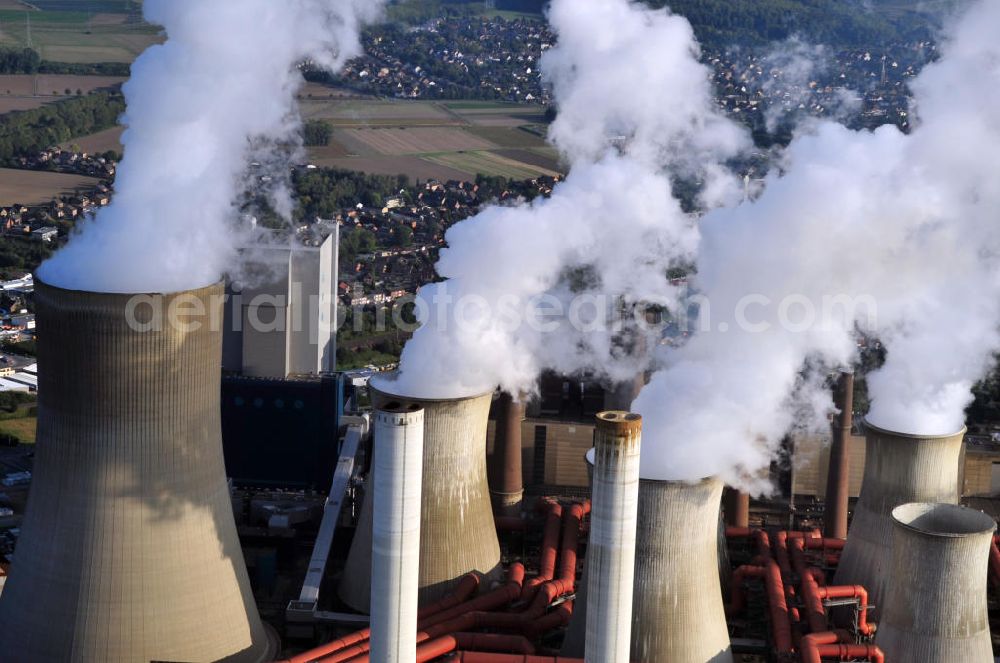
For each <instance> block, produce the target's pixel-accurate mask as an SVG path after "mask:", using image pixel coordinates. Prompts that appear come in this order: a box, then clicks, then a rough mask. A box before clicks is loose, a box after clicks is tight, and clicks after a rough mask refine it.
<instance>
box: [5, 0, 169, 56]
mask: <svg viewBox="0 0 1000 663" xmlns="http://www.w3.org/2000/svg"><path fill="white" fill-rule="evenodd" d="M59 4H61V5H68V4H71V3H65V2H64V3H59ZM73 4H76V5H77V6H84V5H86V4H87V3H85V2H78V3H73ZM101 4H105V3H95V5H101ZM160 32H161V31H160V28H158V27H155V26H151V25H148V24H145V23H141V22H137V21H135V20H133V16H131V15H128V14H125V13H121V12H118V13H115V12H109V13H93V12H87V11H32V10H28V9H25V10H14V9H3V10H0V45H4V46H15V47H21V48H23V47H27V46H30V47H31V48H34V49H35V50H36V51H38V52H39V53H40V54H41V56H42V58H43V59H45V60H52V61H55V62H78V63H90V62H132V61H133V60H134V59H135V58H136V56H138V55H139V54H140V53H142V51H144V50H146V48H148V47H149V46H150V45H152V44H155V43H159V42H160V41H162V37H161V36H160Z"/></svg>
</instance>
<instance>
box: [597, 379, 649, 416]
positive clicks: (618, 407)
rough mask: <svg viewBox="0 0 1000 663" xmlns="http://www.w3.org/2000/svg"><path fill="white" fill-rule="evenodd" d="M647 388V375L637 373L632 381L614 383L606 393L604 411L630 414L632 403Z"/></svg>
mask: <svg viewBox="0 0 1000 663" xmlns="http://www.w3.org/2000/svg"><path fill="white" fill-rule="evenodd" d="M645 386H646V375H645V373H642V372H640V373H636V375H635V377H634V378H632V379H631V380H624V381H622V382H615V383H613V384H612V385H611V386H610V387H609V388H608V389H606V390H605V392H604V409H605V410H608V411H611V412H615V411H618V412H629V411H631V409H632V402H633V401H634V400H635V399H636V398H638V397H639V392H641V391H642V388H643V387H645Z"/></svg>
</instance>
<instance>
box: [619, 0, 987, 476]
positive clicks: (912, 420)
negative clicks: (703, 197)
mask: <svg viewBox="0 0 1000 663" xmlns="http://www.w3.org/2000/svg"><path fill="white" fill-rule="evenodd" d="M998 25H1000V5H998V4H997V3H988V2H982V3H979V4H977V5H975V6H974V7H973V8H972V9H971V10H970V11H969V13H967V14H966V16H965V17H964V18H962V19H961V20H960V21H959V22H958V23H957V24H955V25H954V26H953V29H952V30H951V31H950V34H949V37H948V39H947V40H946V42H945V44H944V45H943V48H942V53H943V57H942V59H941V60H940V61H939V62H937V63H934V64H932V65H929V66H928V67H926V68H925V70H924V71H923V72H922V73H921V74H920V76H919V77H918V78H917V79H916V80H915V81H914V82H913V84H912V88H913V91H914V94H915V99H914V108H915V113H916V118H915V120H914V122H913V127H914V128H913V131H912V133H911V134H909V135H906V134H903V133H902V132H900V131H899V130H898V129H897V128H896V127H894V126H883V127H881V128H879V129H878V130H876V131H874V132H868V131H850V130H848V129H846V128H844V127H843V126H840V125H838V124H835V123H833V122H817V123H814V124H811V125H810V126H808V127H807V128H806V130H805V132H804V133H801V134H800V135H799V136H798V137H797V138H796V139H795V140H794V141H793V142H792V144H791V145H790V146H789V147H788V149H787V150H786V152H785V155H784V163H783V164H782V171H783V172H782V173H772V175H771V176H770V177H769V178H768V180H767V182H766V189H765V191H764V193H763V194H762V195H761V196H760V198H759V199H757V200H756V201H753V202H748V203H745V204H742V205H739V206H737V207H730V208H725V209H716V210H714V211H710V212H709V213H708V214H706V216H705V217H704V218H703V220H702V222H701V225H700V229H701V233H702V243H701V245H700V247H699V257H698V261H697V266H698V276H697V279H696V283H697V288H698V289H699V291H700V293H701V294H702V295H703V296H704V297H705V299H706V300H707V301H709V302H710V303H711V309H712V316H713V329H712V331H711V332H709V333H704V334H700V335H697V336H696V337H694V338H693V339H692V340H691V342H690V343H688V344H687V345H685V346H684V347H683V348H681V349H679V350H677V351H676V352H671V353H669V354H668V355H666V356H665V358H664V362H665V368H664V370H663V371H662V372H660V373H658V374H657V375H656V376H654V378H653V380H652V381H651V384H650V385H648V386H647V388H646V389H645V390H644V391H643V393H642V394H641V395H640V397H639V398H638V400H637V402H636V405H635V408H634V409H635V410H636V411H637V412H639V413H641V414H642V415H643V419H644V422H645V428H644V445H643V446H644V448H643V475H644V476H657V477H661V478H674V479H690V480H694V479H698V478H700V477H702V476H706V475H708V474H719V475H721V476H723V477H724V478H725V479H726V481H727V483H731V484H733V485H746V486H749V487H751V488H754V489H758V490H764V489H766V485H764V484H763V483H762V482H761V481H760V480H755V479H754V478H753V477H757V476H759V472H760V471H762V470H766V468H767V467H768V464H769V463H770V461H771V459H772V458H773V457H774V453H775V451H776V448H777V446H778V445H779V443H780V440H781V438H782V436H783V435H785V433H787V432H788V431H789V430H790V429H791V428H792V426H793V424H794V423H795V422H796V421H797V420H799V421H801V418H802V412H803V407H804V408H805V411H811V412H814V413H817V414H822V413H823V411H824V410H825V409H828V408H829V397H828V395H827V394H826V390H825V388H824V386H823V384H822V381H821V380H818V379H815V376H816V374H817V373H818V372H819V371H812V372H811V373H810V372H808V371H807V372H806V373H805V375H806V377H803V372H802V368H803V366H813V367H825V368H832V367H838V366H845V365H847V364H849V363H850V362H851V361H852V359H853V358H854V356H855V353H856V347H855V346H856V339H857V330H858V328H861V330H862V331H865V332H867V333H869V334H871V335H873V336H875V337H878V338H879V339H881V340H882V341H883V342H884V343H885V345H886V347H887V350H888V358H887V361H886V363H885V365H884V366H883V367H882V368H881V369H880V370H878V371H876V372H874V373H872V374H870V375H869V378H868V380H869V394H870V396H871V400H872V408H871V411H870V413H869V419H870V420H871V421H872V423H874V424H875V425H877V426H879V427H882V428H886V429H889V430H895V431H900V432H908V433H920V434H942V435H943V434H949V433H954V432H956V431H958V430H959V429H961V428H962V425H963V422H964V408H965V407H966V406H967V405H968V403H969V402H970V401H971V399H972V395H971V391H970V389H971V387H972V385H973V384H974V383H975V382H976V380H978V379H979V378H980V377H981V376H982V375H983V374H984V373H985V372H987V371H988V370H989V369H990V368H991V366H992V365H993V357H992V354H993V352H994V351H995V350H996V349H997V348H998V347H1000V335H998V328H1000V269H998V267H1000V264H998V257H1000V226H998V225H997V223H996V216H997V211H998V210H1000V181H998V180H997V178H996V173H997V172H998V171H1000V120H998V118H997V115H996V112H995V111H996V108H998V107H1000V43H998V42H997V40H996V38H995V29H996V26H998ZM748 297H749V298H752V300H753V306H752V307H749V308H747V307H745V304H746V303H747V300H748ZM837 298H839V299H837ZM835 299H836V300H837V301H840V303H841V304H843V305H842V306H831V307H830V310H828V311H826V312H825V313H820V314H817V316H816V317H815V318H814V320H813V321H812V322H811V323H808V324H802V325H800V324H798V323H801V322H805V321H806V319H807V318H809V317H810V316H809V311H810V307H812V310H813V311H814V312H816V311H821V310H822V308H823V302H825V301H833V300H835ZM789 303H791V304H789ZM858 304H860V305H858ZM741 305H742V306H744V308H743V309H741V308H740V307H741ZM783 305H784V315H783V311H782V306H783ZM872 308H874V310H872ZM741 310H742V311H743V312H744V313H746V314H747V317H749V318H751V319H752V323H753V324H752V325H751V327H752V328H753V329H752V330H751V329H749V328H748V326H747V325H746V324H740V320H738V319H734V318H738V317H739V315H738V314H739V311H741ZM734 312H736V314H735V315H734ZM749 312H752V314H751V313H749ZM726 316H728V317H726ZM789 318H791V319H792V322H793V323H794V324H789ZM719 321H721V322H722V323H725V324H727V325H728V326H729V329H728V331H727V332H722V331H720V330H719V326H718V325H717V323H719ZM743 322H746V321H745V320H744V321H743ZM810 376H812V377H810ZM657 449H658V451H654V450H657Z"/></svg>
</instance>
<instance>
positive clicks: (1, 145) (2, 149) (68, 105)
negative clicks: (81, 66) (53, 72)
mask: <svg viewBox="0 0 1000 663" xmlns="http://www.w3.org/2000/svg"><path fill="white" fill-rule="evenodd" d="M124 111H125V99H124V97H122V95H121V93H119V92H95V93H92V94H88V95H84V96H81V97H74V98H72V99H67V100H64V101H60V102H58V103H54V104H48V105H45V106H42V107H40V108H34V109H32V110H26V111H15V112H11V113H7V114H5V115H0V162H3V161H9V160H11V159H13V158H16V157H21V156H30V155H32V154H35V153H37V152H39V151H40V150H43V149H45V148H47V147H50V146H52V145H58V144H59V143H64V142H66V141H68V140H70V139H71V138H73V137H74V136H86V135H89V134H92V133H97V132H98V131H103V130H105V129H110V128H111V127H113V126H115V124H116V123H117V121H118V117H119V116H120V115H121V114H122V113H123V112H124Z"/></svg>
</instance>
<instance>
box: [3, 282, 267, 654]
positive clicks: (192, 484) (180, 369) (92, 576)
mask: <svg viewBox="0 0 1000 663" xmlns="http://www.w3.org/2000/svg"><path fill="white" fill-rule="evenodd" d="M222 295H223V289H222V285H221V284H219V285H214V286H211V287H207V288H202V289H200V290H193V291H190V292H184V293H174V294H169V295H151V296H145V295H142V296H136V297H139V299H136V298H135V297H134V296H131V295H117V294H97V293H90V292H77V291H69V290H62V289H59V288H54V287H51V286H48V285H46V284H44V283H42V282H40V281H39V280H38V279H36V280H35V304H36V309H37V320H38V329H39V337H38V365H39V389H38V394H39V405H38V408H39V420H38V443H37V452H36V456H35V472H34V477H33V481H32V486H31V494H30V499H29V501H28V506H27V511H26V513H25V517H24V523H23V526H22V529H21V537H20V540H19V542H18V546H17V553H16V560H15V563H14V565H13V568H12V569H11V576H10V579H9V581H8V583H7V586H6V588H5V590H4V593H3V597H2V600H0V660H2V661H11V662H18V663H19V662H21V661H45V662H46V663H49V662H62V661H66V662H69V661H72V662H74V663H77V662H84V663H87V662H94V663H109V662H120V663H137V662H147V661H185V662H195V661H199V662H200V661H217V660H226V661H240V662H243V661H262V660H270V658H271V655H272V654H273V652H272V651H268V648H269V644H268V641H267V637H266V634H265V632H264V629H263V627H262V625H261V622H260V619H259V617H258V615H257V608H256V606H255V605H254V602H253V594H252V593H251V590H250V583H249V581H248V578H247V570H246V566H245V565H244V562H243V554H242V552H241V550H240V544H239V541H238V539H237V536H236V527H235V524H234V521H233V511H232V505H231V503H230V499H229V490H228V487H227V484H226V475H225V468H224V466H223V459H222V441H221V436H220V421H219V389H220V384H219V383H220V377H221V351H222V343H221V335H220V334H221V330H220V329H218V328H216V329H212V328H211V325H210V324H209V322H210V320H221V319H222ZM136 302H140V305H139V306H134V307H133V306H130V303H131V304H135V303H136ZM199 309H200V314H195V313H194V312H196V311H198V310H199ZM154 310H158V311H161V312H162V313H163V315H162V317H161V318H160V319H159V321H157V319H156V318H155V317H151V312H152V311H154ZM130 311H131V312H133V313H134V318H136V319H134V320H133V322H139V323H146V322H148V323H149V324H148V325H145V326H137V325H135V324H129V321H128V317H129V316H128V314H129V312H130ZM171 312H172V313H173V314H176V315H177V316H178V319H176V320H171V317H173V316H172V315H171ZM213 316H214V317H213ZM174 323H176V324H174Z"/></svg>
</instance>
